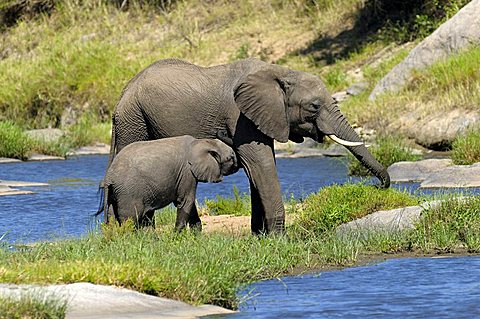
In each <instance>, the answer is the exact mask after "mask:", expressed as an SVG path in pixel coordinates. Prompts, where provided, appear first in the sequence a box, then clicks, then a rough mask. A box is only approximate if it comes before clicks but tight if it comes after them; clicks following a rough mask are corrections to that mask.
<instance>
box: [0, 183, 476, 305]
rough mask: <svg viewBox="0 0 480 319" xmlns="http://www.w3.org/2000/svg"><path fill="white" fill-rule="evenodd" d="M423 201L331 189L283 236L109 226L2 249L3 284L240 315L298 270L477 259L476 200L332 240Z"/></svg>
mask: <svg viewBox="0 0 480 319" xmlns="http://www.w3.org/2000/svg"><path fill="white" fill-rule="evenodd" d="M420 201H421V200H420V199H418V198H415V197H412V196H411V195H408V194H405V193H402V192H399V191H396V190H393V189H389V190H379V189H376V188H373V187H370V186H365V185H345V186H332V187H328V188H325V189H323V190H322V191H320V192H319V193H318V194H313V195H311V196H310V197H309V198H307V199H306V200H305V201H304V202H302V203H297V205H296V209H293V210H291V212H290V214H293V216H292V218H293V222H292V224H291V225H290V226H289V227H288V228H287V231H286V234H285V235H283V236H268V237H263V236H260V237H254V236H236V237H235V236H233V235H231V234H223V233H202V234H198V233H196V232H191V231H188V230H185V231H182V232H181V233H177V232H175V231H174V230H173V221H169V222H168V223H171V224H170V226H169V227H159V228H158V229H157V230H153V229H142V230H139V231H134V230H133V224H132V223H124V224H123V225H122V226H121V227H119V226H114V225H113V224H112V225H111V226H109V227H102V228H103V232H102V233H101V234H95V233H92V234H89V235H88V236H86V237H83V238H80V239H69V240H62V241H57V242H53V243H37V244H35V245H33V246H22V247H20V246H18V247H17V249H16V250H15V251H11V250H8V249H6V247H5V248H4V249H0V273H1V274H2V275H1V276H0V282H10V283H69V282H79V281H82V282H91V283H96V284H107V285H117V286H122V287H127V288H131V289H135V290H138V291H142V292H145V293H148V294H152V295H158V296H163V297H167V298H173V299H178V300H183V301H185V302H188V303H191V304H203V303H211V304H216V305H220V306H224V307H228V308H234V309H235V308H237V307H238V303H239V302H240V300H239V299H238V297H237V296H236V292H237V291H238V289H239V288H240V287H243V286H245V285H247V284H249V283H252V282H254V281H259V280H263V279H271V278H277V277H279V276H283V275H286V274H291V273H298V271H300V270H302V271H308V270H314V269H319V268H322V267H328V266H349V265H353V264H354V263H355V261H356V260H358V258H359V256H360V255H364V254H367V255H368V254H372V253H373V254H378V253H381V252H388V253H392V252H405V251H407V252H408V251H417V252H419V253H422V252H424V253H427V252H431V251H441V252H452V251H456V250H461V249H468V250H469V251H471V252H478V251H479V242H480V237H479V234H480V232H479V230H480V217H479V212H480V200H479V199H478V198H477V197H476V198H473V199H468V200H467V201H458V200H457V201H452V202H451V203H450V204H445V205H442V206H440V208H438V210H435V211H434V210H431V211H427V212H426V213H425V214H424V215H423V216H424V217H423V219H422V220H421V221H420V222H419V223H418V225H417V228H415V229H412V230H410V231H406V232H404V233H398V234H397V233H395V234H390V235H387V234H382V233H378V234H377V233H368V234H367V233H365V234H362V236H356V237H347V236H340V235H337V234H336V233H335V231H334V229H335V226H336V225H338V224H340V223H342V222H345V221H349V220H351V219H353V218H356V217H360V216H363V215H364V214H367V213H371V212H373V211H374V210H378V209H388V208H394V207H399V206H406V205H414V204H418V203H419V202H420ZM163 213H164V212H160V213H159V214H158V215H159V216H160V215H162V214H163ZM165 215H169V216H170V217H169V218H171V217H172V216H174V210H172V209H171V208H168V209H167V214H165ZM164 222H167V220H165V221H164ZM6 265H8V266H6Z"/></svg>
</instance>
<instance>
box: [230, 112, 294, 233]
mask: <svg viewBox="0 0 480 319" xmlns="http://www.w3.org/2000/svg"><path fill="white" fill-rule="evenodd" d="M249 123H251V122H248V120H246V119H243V120H242V118H240V120H239V122H238V124H237V133H236V135H235V139H234V142H235V148H236V150H237V154H238V157H239V158H240V161H241V164H242V166H243V167H244V169H245V172H246V174H247V176H248V178H249V180H250V192H251V199H252V225H251V227H252V232H253V233H254V234H261V233H269V232H278V233H281V232H283V231H284V229H285V208H284V206H283V202H282V194H281V190H280V182H279V181H278V175H277V168H276V165H275V157H274V153H273V139H271V138H269V137H268V136H266V135H264V134H262V133H261V132H259V131H258V130H257V129H256V128H252V125H251V124H249Z"/></svg>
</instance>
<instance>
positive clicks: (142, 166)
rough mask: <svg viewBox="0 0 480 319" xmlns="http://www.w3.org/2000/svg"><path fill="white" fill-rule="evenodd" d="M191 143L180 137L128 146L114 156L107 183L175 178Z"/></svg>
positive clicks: (189, 137)
mask: <svg viewBox="0 0 480 319" xmlns="http://www.w3.org/2000/svg"><path fill="white" fill-rule="evenodd" d="M190 140H193V138H192V137H191V136H179V137H171V138H164V139H160V140H151V141H141V142H135V143H131V144H129V145H127V146H126V147H124V148H123V149H122V150H121V151H120V152H119V153H118V154H117V155H116V156H115V158H114V160H113V162H112V164H111V166H110V168H109V170H108V173H107V179H108V180H109V181H110V182H112V183H114V182H118V181H119V180H123V179H124V178H125V177H127V176H130V175H131V177H132V178H135V177H138V176H143V177H147V178H148V177H149V176H156V177H155V178H167V177H169V176H175V175H176V174H178V173H179V170H180V169H181V166H182V164H183V163H184V162H185V157H186V151H187V150H188V142H189V141H190Z"/></svg>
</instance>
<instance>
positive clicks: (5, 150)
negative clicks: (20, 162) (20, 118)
mask: <svg viewBox="0 0 480 319" xmlns="http://www.w3.org/2000/svg"><path fill="white" fill-rule="evenodd" d="M32 145H33V143H32V141H31V139H30V138H29V137H28V136H27V134H25V132H24V131H23V129H22V128H21V127H20V126H18V125H16V124H15V123H13V122H11V121H4V122H0V157H11V158H18V159H26V158H27V157H28V151H29V150H30V149H31V148H32Z"/></svg>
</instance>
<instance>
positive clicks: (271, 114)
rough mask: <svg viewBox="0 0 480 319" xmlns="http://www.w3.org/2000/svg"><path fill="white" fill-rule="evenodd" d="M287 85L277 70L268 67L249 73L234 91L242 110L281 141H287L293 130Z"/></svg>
mask: <svg viewBox="0 0 480 319" xmlns="http://www.w3.org/2000/svg"><path fill="white" fill-rule="evenodd" d="M284 88H285V86H284V84H283V83H282V81H281V80H280V79H279V77H278V75H277V74H276V72H275V71H274V70H273V69H272V68H266V69H262V70H260V71H257V72H255V73H252V74H250V75H248V76H247V79H246V81H245V82H243V83H241V84H240V85H239V86H238V87H237V88H236V90H235V93H234V97H235V102H236V103H237V106H238V108H239V109H240V111H241V112H242V113H243V114H244V115H245V116H246V117H247V118H248V119H249V120H251V121H252V122H253V123H255V124H256V125H257V126H258V129H259V130H260V131H261V132H262V133H264V134H265V135H268V136H270V137H271V138H274V139H276V140H277V141H279V142H287V141H288V135H289V131H290V126H289V123H288V118H287V105H286V99H285V92H284Z"/></svg>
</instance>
